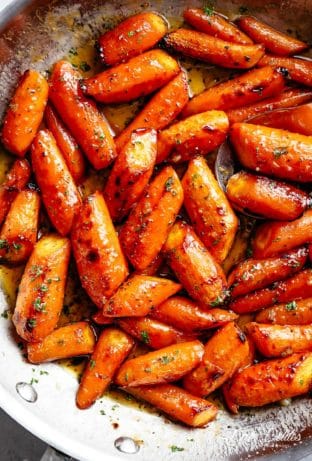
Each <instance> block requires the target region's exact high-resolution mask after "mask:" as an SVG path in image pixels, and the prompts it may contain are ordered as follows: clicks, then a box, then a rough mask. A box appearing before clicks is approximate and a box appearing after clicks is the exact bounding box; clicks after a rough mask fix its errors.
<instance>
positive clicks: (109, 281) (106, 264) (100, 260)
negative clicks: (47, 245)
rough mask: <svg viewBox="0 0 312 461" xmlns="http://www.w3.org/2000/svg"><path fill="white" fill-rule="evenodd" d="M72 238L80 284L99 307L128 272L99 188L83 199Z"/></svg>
mask: <svg viewBox="0 0 312 461" xmlns="http://www.w3.org/2000/svg"><path fill="white" fill-rule="evenodd" d="M71 239H72V245H73V252H74V257H75V261H76V264H77V268H78V273H79V277H80V281H81V284H82V286H83V288H84V289H85V290H86V292H87V293H88V295H89V296H90V298H91V299H92V301H93V302H94V303H95V304H96V306H97V307H98V308H99V309H100V308H102V307H103V306H104V304H105V302H106V301H107V299H109V298H110V297H111V296H112V295H113V293H114V292H115V291H116V290H117V288H118V287H119V285H121V283H122V282H123V281H124V280H125V279H126V278H127V276H128V273H129V272H128V266H127V262H126V260H125V257H124V255H123V253H122V250H121V248H120V244H119V240H118V236H117V235H116V231H115V229H114V226H113V223H112V220H111V217H110V215H109V212H108V209H107V206H106V203H105V201H104V199H103V196H102V195H101V194H100V192H95V193H94V194H92V195H89V197H87V199H86V200H85V201H84V203H83V205H82V207H81V209H80V212H79V214H77V215H76V218H75V220H74V224H73V229H72V234H71Z"/></svg>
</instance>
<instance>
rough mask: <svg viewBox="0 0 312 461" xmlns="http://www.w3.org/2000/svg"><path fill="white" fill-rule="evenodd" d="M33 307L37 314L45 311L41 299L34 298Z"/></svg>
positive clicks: (44, 305) (44, 304)
mask: <svg viewBox="0 0 312 461" xmlns="http://www.w3.org/2000/svg"><path fill="white" fill-rule="evenodd" d="M33 306H34V309H35V310H36V311H37V312H44V311H45V309H46V303H43V302H42V299H41V298H36V299H35V301H34V302H33Z"/></svg>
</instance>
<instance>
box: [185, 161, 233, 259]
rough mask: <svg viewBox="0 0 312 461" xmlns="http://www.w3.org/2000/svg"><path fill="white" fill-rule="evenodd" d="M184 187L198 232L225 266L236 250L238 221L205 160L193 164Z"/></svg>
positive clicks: (190, 214) (188, 169)
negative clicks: (231, 252) (229, 256)
mask: <svg viewBox="0 0 312 461" xmlns="http://www.w3.org/2000/svg"><path fill="white" fill-rule="evenodd" d="M182 187H183V190H184V206H185V208H186V211H187V213H188V215H189V217H190V218H191V221H192V224H193V226H194V229H195V232H196V233H197V235H198V236H199V237H200V238H201V240H202V242H203V244H204V245H205V246H206V247H207V248H208V250H209V251H210V253H211V254H212V256H213V257H214V258H215V260H216V261H217V262H218V263H221V262H222V261H224V259H225V258H226V256H227V255H228V253H229V251H230V249H231V247H232V244H233V241H234V238H235V235H236V231H237V228H238V219H237V217H236V215H235V213H234V211H233V210H232V207H231V206H230V204H229V202H228V199H227V198H226V195H225V194H224V192H223V190H222V189H221V188H220V186H219V184H218V182H217V181H216V179H215V177H214V175H213V173H212V171H211V170H210V169H209V167H208V165H207V163H206V161H205V160H204V158H203V157H196V158H194V159H193V160H191V161H190V163H189V165H188V168H187V170H186V173H185V175H184V176H183V179H182Z"/></svg>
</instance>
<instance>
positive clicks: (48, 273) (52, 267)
mask: <svg viewBox="0 0 312 461" xmlns="http://www.w3.org/2000/svg"><path fill="white" fill-rule="evenodd" d="M69 257H70V243H69V240H68V239H66V238H63V237H59V236H57V235H53V234H51V235H48V236H45V237H42V238H41V240H39V241H38V242H37V243H36V245H35V247H34V250H33V252H32V254H31V256H30V258H29V260H28V262H27V265H26V268H25V271H24V274H23V277H22V280H21V284H20V287H19V291H18V295H17V300H16V306H15V310H14V315H13V323H14V325H15V327H16V330H17V333H18V335H19V336H20V337H21V338H23V339H25V340H26V341H30V342H36V341H41V340H43V339H44V338H45V337H46V336H48V335H49V334H50V333H51V332H52V331H53V330H54V328H55V327H56V324H57V322H58V319H59V315H60V313H61V310H62V308H63V299H64V292H65V283H66V277H67V269H68V264H69Z"/></svg>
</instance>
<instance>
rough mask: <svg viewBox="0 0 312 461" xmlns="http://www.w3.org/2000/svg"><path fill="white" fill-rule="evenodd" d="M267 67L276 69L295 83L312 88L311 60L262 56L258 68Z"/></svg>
mask: <svg viewBox="0 0 312 461" xmlns="http://www.w3.org/2000/svg"><path fill="white" fill-rule="evenodd" d="M268 65H269V66H272V67H274V68H277V69H278V70H279V72H281V73H282V74H283V75H284V76H285V77H288V78H290V79H291V80H294V81H295V82H298V83H301V84H302V85H306V86H312V77H311V75H312V60H309V59H301V58H300V59H299V58H287V57H282V56H270V55H264V56H263V58H261V59H260V61H258V63H257V66H258V67H263V66H268Z"/></svg>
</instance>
